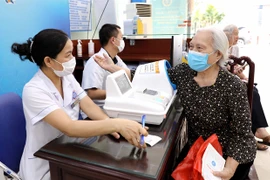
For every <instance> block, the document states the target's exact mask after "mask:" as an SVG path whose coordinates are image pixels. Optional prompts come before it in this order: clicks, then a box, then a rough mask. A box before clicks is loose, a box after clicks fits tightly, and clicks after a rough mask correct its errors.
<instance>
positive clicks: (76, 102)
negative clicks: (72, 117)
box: [71, 91, 80, 109]
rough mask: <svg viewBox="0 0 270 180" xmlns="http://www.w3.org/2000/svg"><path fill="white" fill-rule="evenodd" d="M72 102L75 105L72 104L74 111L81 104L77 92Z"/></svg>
mask: <svg viewBox="0 0 270 180" xmlns="http://www.w3.org/2000/svg"><path fill="white" fill-rule="evenodd" d="M72 100H73V103H71V108H72V109H73V108H74V107H75V106H76V105H77V104H78V103H79V102H80V99H79V97H78V95H77V93H76V92H75V91H73V92H72Z"/></svg>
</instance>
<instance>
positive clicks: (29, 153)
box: [11, 29, 148, 180]
mask: <svg viewBox="0 0 270 180" xmlns="http://www.w3.org/2000/svg"><path fill="white" fill-rule="evenodd" d="M11 50H12V52H14V53H16V54H18V55H19V56H20V59H21V60H26V59H28V60H30V61H31V62H33V63H36V64H37V65H38V66H39V68H40V69H39V70H38V72H37V73H36V74H35V75H34V77H33V78H32V79H31V80H30V81H29V82H28V83H27V84H26V85H25V86H24V89H23V94H22V100H23V109H24V114H25V119H26V132H27V138H26V144H25V147H24V151H23V155H22V158H21V162H20V172H19V174H20V176H21V178H22V179H25V180H40V179H46V180H47V179H50V173H49V163H48V162H47V161H46V160H43V159H40V158H37V157H35V156H34V155H33V154H34V153H35V152H36V151H38V150H39V149H40V148H41V147H42V146H44V145H45V144H47V143H48V142H50V141H51V140H53V139H55V138H57V137H59V136H61V135H62V134H63V133H64V134H66V135H68V136H72V137H90V136H98V135H103V134H111V135H113V136H114V137H115V138H119V137H120V135H119V134H118V133H120V134H121V135H122V136H123V137H124V138H125V139H127V140H128V142H129V143H130V144H132V145H134V146H137V147H141V146H140V144H139V139H140V135H141V134H143V135H147V134H148V133H147V131H146V130H145V129H144V128H143V127H142V125H141V124H139V123H137V122H135V121H131V120H127V119H119V118H115V119H111V118H109V117H108V116H107V115H106V114H105V113H104V112H103V111H102V110H101V109H100V108H99V107H98V106H97V105H96V104H95V103H93V101H92V100H91V99H90V98H89V97H88V96H87V95H86V93H85V92H84V90H83V89H82V88H81V87H80V85H79V83H78V82H77V81H76V80H75V78H74V76H73V75H72V73H73V70H74V68H75V65H76V61H75V58H74V57H73V55H72V51H73V44H72V41H71V40H70V39H69V37H68V36H67V34H65V33H64V32H62V31H61V30H57V29H45V30H42V31H40V32H39V33H38V34H37V35H35V36H34V38H33V39H31V38H30V39H28V40H27V42H26V43H22V44H19V43H13V44H12V46H11ZM80 109H82V111H83V112H84V113H86V114H87V116H88V117H90V118H91V119H92V121H85V120H80V121H76V120H77V119H78V117H79V110H80ZM143 147H146V146H145V144H144V145H143Z"/></svg>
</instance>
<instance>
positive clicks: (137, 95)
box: [103, 60, 176, 125]
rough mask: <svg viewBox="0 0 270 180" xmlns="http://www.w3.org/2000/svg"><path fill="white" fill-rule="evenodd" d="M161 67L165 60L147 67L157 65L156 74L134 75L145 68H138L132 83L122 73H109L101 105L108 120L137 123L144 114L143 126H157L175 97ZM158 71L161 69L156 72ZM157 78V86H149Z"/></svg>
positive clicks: (165, 71) (165, 72)
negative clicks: (124, 120) (120, 119)
mask: <svg viewBox="0 0 270 180" xmlns="http://www.w3.org/2000/svg"><path fill="white" fill-rule="evenodd" d="M155 63H156V64H155ZM159 64H161V65H159ZM165 64H166V61H165V60H163V61H160V62H154V64H152V65H151V67H158V66H160V67H159V73H158V74H156V75H155V74H153V73H152V74H142V73H140V74H137V73H139V72H141V70H140V69H141V68H144V69H146V68H145V67H143V66H141V67H140V66H139V67H138V68H137V70H136V73H135V76H134V80H135V82H134V80H133V82H132V83H131V82H130V80H129V78H128V76H127V74H126V72H125V71H124V70H120V71H117V72H115V73H113V74H110V75H109V76H108V77H107V80H106V99H105V104H104V106H103V108H104V109H105V111H106V113H107V114H108V115H109V116H110V117H117V118H127V119H131V120H136V121H138V122H140V121H141V117H142V116H143V115H145V116H146V123H148V124H157V125H158V124H161V123H162V121H163V119H164V117H165V116H166V113H167V111H168V109H169V108H170V106H171V104H172V102H173V100H174V97H175V94H176V90H175V89H174V87H173V86H172V84H171V82H170V80H169V79H168V75H167V70H166V69H165V68H164V67H165ZM148 65H149V64H148ZM153 65H154V66H153ZM161 68H164V70H160V69H161ZM147 69H149V68H147ZM152 70H153V68H152ZM137 71H138V72H137ZM144 72H146V71H144ZM136 74H137V75H136ZM162 74H163V75H162ZM162 77H163V78H162ZM157 79H158V82H159V83H161V84H160V85H157V84H153V83H155V82H157Z"/></svg>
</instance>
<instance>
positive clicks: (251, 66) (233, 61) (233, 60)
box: [229, 55, 255, 111]
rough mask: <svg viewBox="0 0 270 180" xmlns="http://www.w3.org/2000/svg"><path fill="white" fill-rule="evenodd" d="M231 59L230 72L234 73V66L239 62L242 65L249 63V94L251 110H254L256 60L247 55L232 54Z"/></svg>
mask: <svg viewBox="0 0 270 180" xmlns="http://www.w3.org/2000/svg"><path fill="white" fill-rule="evenodd" d="M229 58H230V59H231V60H230V61H229V65H230V67H231V68H230V72H231V73H233V70H234V66H235V65H236V64H239V65H241V66H245V65H246V64H248V65H249V73H248V83H247V94H248V102H249V105H250V111H251V110H252V99H253V86H254V72H255V64H254V62H253V61H252V60H251V59H250V58H249V57H247V56H241V57H239V58H238V57H235V56H233V55H230V56H229Z"/></svg>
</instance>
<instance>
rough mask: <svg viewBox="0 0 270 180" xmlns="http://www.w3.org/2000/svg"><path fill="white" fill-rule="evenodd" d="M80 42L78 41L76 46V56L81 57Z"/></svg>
mask: <svg viewBox="0 0 270 180" xmlns="http://www.w3.org/2000/svg"><path fill="white" fill-rule="evenodd" d="M81 42H82V41H81V40H80V39H78V44H77V56H78V57H82V45H81Z"/></svg>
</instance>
